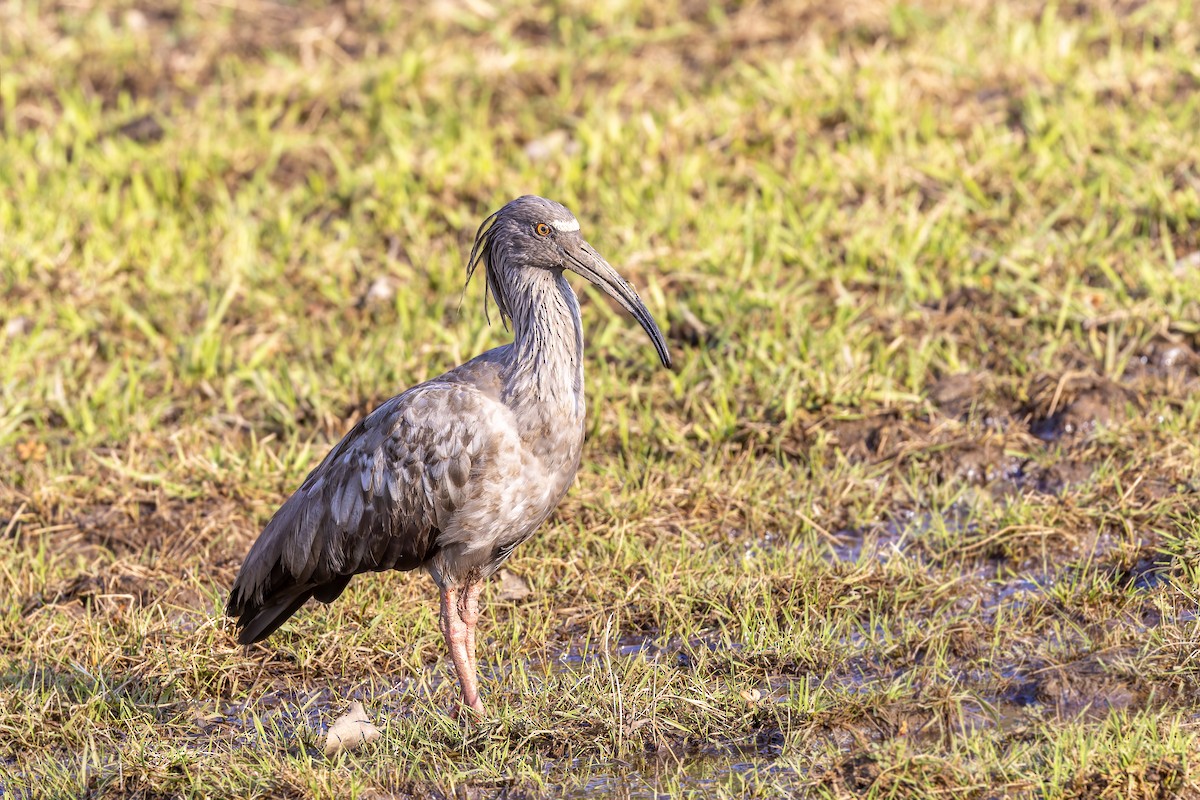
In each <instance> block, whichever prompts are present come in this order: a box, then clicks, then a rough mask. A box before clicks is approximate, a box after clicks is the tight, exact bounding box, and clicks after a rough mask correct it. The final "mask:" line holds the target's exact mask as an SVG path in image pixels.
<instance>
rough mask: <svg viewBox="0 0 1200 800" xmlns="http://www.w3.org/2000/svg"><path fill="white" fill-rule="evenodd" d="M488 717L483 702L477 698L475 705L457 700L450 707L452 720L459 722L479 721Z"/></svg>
mask: <svg viewBox="0 0 1200 800" xmlns="http://www.w3.org/2000/svg"><path fill="white" fill-rule="evenodd" d="M486 716H487V712H485V711H484V708H483V701H482V700H479V699H478V698H476V700H475V702H474V703H466V702H464V701H462V700H455V701H454V703H453V704H452V705H451V706H450V719H452V720H455V721H457V722H466V723H469V722H471V721H473V720H474V721H478V720H481V719H483V718H484V717H486Z"/></svg>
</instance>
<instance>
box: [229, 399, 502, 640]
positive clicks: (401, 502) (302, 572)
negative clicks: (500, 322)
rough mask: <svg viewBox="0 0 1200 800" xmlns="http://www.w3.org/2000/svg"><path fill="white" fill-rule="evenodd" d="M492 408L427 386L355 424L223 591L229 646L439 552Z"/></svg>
mask: <svg viewBox="0 0 1200 800" xmlns="http://www.w3.org/2000/svg"><path fill="white" fill-rule="evenodd" d="M493 405H495V401H494V400H492V399H490V398H489V397H487V396H486V395H485V394H484V393H483V392H481V391H480V390H479V389H478V388H476V387H474V386H471V385H469V384H465V383H461V382H455V381H441V380H439V381H431V382H429V383H425V384H422V385H420V386H416V387H414V388H412V389H410V390H408V391H407V392H404V393H403V394H401V395H398V396H396V397H393V398H392V399H391V400H389V401H387V402H386V403H384V404H383V405H381V406H380V407H379V408H377V409H376V410H375V411H374V412H372V413H371V414H370V415H369V416H368V417H367V418H366V419H364V420H363V421H362V422H360V423H358V425H356V426H355V427H354V429H353V430H351V431H350V433H348V434H347V435H346V436H345V438H343V439H342V441H341V442H339V443H338V445H337V446H336V447H334V448H333V450H332V451H330V453H329V455H327V456H326V457H325V459H324V460H323V461H322V462H321V463H320V465H319V466H317V468H316V469H314V470H313V471H312V472H311V473H309V475H308V477H307V478H306V479H305V480H304V483H303V484H301V486H300V488H299V489H298V490H297V491H296V492H295V494H293V495H292V496H291V497H290V498H288V500H287V502H285V503H284V504H283V506H281V507H280V509H279V510H278V511H277V512H275V516H273V517H272V518H271V521H270V522H268V523H267V526H266V528H265V529H263V532H262V534H261V535H260V536H259V537H258V540H257V541H256V542H255V543H254V546H253V547H252V548H251V549H250V553H249V554H248V555H247V556H246V560H245V561H244V562H243V564H242V568H241V570H240V572H239V573H238V577H237V580H236V581H235V582H234V585H233V589H232V590H231V591H230V595H229V603H228V606H227V609H226V611H227V613H228V614H229V615H230V616H235V617H240V619H239V620H238V627H239V628H240V629H241V632H240V634H239V636H238V641H239V642H242V643H243V644H248V643H250V642H255V641H259V640H261V639H264V638H266V637H267V636H269V635H270V634H271V633H272V632H273V631H274V630H275V629H276V628H278V627H279V625H281V624H282V623H283V622H284V621H285V620H286V619H287V618H288V617H290V616H291V615H292V614H293V613H295V611H296V610H297V609H298V608H299V607H300V606H302V605H303V604H304V603H305V602H306V601H307V600H308V599H309V598H310V597H314V596H315V597H316V598H317V599H318V600H320V601H322V602H326V603H328V602H332V601H333V600H334V599H336V598H337V597H338V595H340V594H341V593H342V590H343V589H345V587H346V584H347V583H349V581H350V578H351V577H352V576H354V575H356V574H358V573H360V572H367V571H372V570H386V569H401V570H404V569H414V568H416V567H418V566H420V565H421V564H423V563H424V562H425V561H426V560H428V559H429V558H430V557H431V556H432V555H433V554H434V552H436V550H437V546H438V535H439V532H440V528H441V526H442V525H443V524H444V521H445V520H446V519H448V517H449V516H450V515H452V514H453V513H454V511H455V509H457V508H459V507H460V506H462V504H463V503H464V502H465V501H466V499H467V497H468V496H469V493H470V490H471V476H472V473H473V472H475V471H477V469H478V466H479V464H480V462H481V460H482V459H484V458H486V457H487V444H488V440H489V437H488V431H487V426H486V425H485V424H480V422H482V421H483V420H486V419H488V418H489V417H490V415H491V413H492V410H491V408H490V406H493Z"/></svg>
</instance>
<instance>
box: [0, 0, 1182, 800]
mask: <svg viewBox="0 0 1200 800" xmlns="http://www.w3.org/2000/svg"><path fill="white" fill-rule="evenodd" d="M1197 13H1198V12H1197V8H1196V6H1195V5H1194V4H1193V3H1189V2H1179V3H1171V2H1155V1H1152V2H1147V3H1126V2H1099V3H1081V4H1049V5H1043V4H1041V3H1031V2H1014V3H1006V4H996V5H993V4H989V3H982V2H980V3H971V2H965V3H938V2H928V3H925V2H919V3H907V4H900V3H893V4H889V3H883V2H875V1H874V0H865V2H861V3H853V4H847V5H846V6H845V7H844V8H843V9H842V10H829V9H823V8H822V5H821V4H812V3H807V2H804V0H780V2H775V3H745V4H734V3H731V4H728V5H720V4H716V3H709V4H706V3H702V2H677V3H672V2H668V3H643V2H640V0H629V2H614V3H611V4H606V5H603V6H601V7H592V5H591V4H582V3H569V2H564V3H556V4H551V5H548V6H544V7H538V8H533V7H527V6H526V5H525V4H502V3H498V2H495V3H494V2H490V1H489V0H481V1H479V2H476V1H475V0H472V1H471V2H461V3H460V2H454V1H453V0H448V1H447V2H436V3H430V4H424V5H419V6H415V7H412V8H403V9H401V8H397V7H393V6H392V5H391V4H387V3H374V2H362V1H361V0H351V1H350V2H346V3H343V4H337V5H332V6H327V5H325V4H309V3H304V4H300V5H291V4H286V5H285V4H275V3H272V2H266V1H265V0H256V1H255V2H249V3H245V4H222V3H209V2H183V3H178V4H169V3H162V4H159V3H154V4H146V3H139V4H132V3H121V2H112V3H93V2H89V0H83V2H77V3H71V4H57V3H21V2H7V3H2V4H0V27H2V28H3V30H4V31H5V36H4V38H3V40H2V41H0V231H2V232H3V233H2V234H0V284H2V289H3V298H4V301H3V303H2V304H0V352H2V353H3V357H2V358H0V587H2V588H3V592H2V596H3V598H4V599H3V601H2V602H0V794H5V795H6V796H9V795H11V796H13V797H33V796H38V797H47V796H58V797H75V796H89V797H92V796H135V797H145V798H149V797H166V796H177V795H178V796H251V795H263V796H266V795H270V796H295V797H310V796H313V797H326V796H351V797H362V798H384V797H417V798H423V797H442V796H449V795H452V794H453V795H456V796H468V797H508V798H515V797H541V796H553V797H560V796H570V795H572V794H575V795H576V796H583V795H585V794H586V795H588V796H605V795H608V796H614V797H644V796H653V795H654V794H655V793H660V794H666V795H670V796H687V795H695V796H706V797H720V796H729V797H746V796H761V797H776V796H780V795H781V794H792V795H796V794H800V795H808V796H814V797H834V798H840V797H857V796H869V797H877V798H884V797H900V796H912V795H914V794H916V795H925V794H930V795H932V794H937V795H939V796H952V797H965V798H987V797H999V796H1028V797H1040V798H1068V797H1079V798H1083V797H1088V798H1091V797H1118V796H1121V797H1130V796H1133V797H1172V796H1183V797H1200V703H1198V702H1197V700H1196V698H1197V696H1198V695H1197V690H1198V689H1200V666H1198V665H1200V660H1198V657H1197V648H1198V646H1200V645H1198V642H1200V621H1198V617H1197V612H1196V609H1197V604H1198V603H1200V516H1198V514H1197V511H1196V509H1197V496H1198V495H1197V492H1198V491H1200V489H1198V488H1197V487H1198V486H1200V475H1198V471H1200V469H1198V467H1197V464H1200V445H1198V444H1197V440H1196V431H1197V430H1198V429H1200V401H1198V400H1197V397H1198V396H1200V395H1198V393H1197V392H1196V389H1197V387H1198V381H1200V256H1197V255H1196V254H1197V253H1198V252H1200V234H1198V233H1197V232H1198V231H1200V162H1198V160H1197V153H1200V133H1198V131H1197V127H1196V125H1195V120H1196V119H1197V116H1198V114H1200V100H1198V98H1200V93H1198V92H1197V91H1196V89H1197V86H1200V72H1198V71H1197V66H1196V64H1197V61H1196V56H1197V52H1198V49H1200V26H1198V25H1197ZM526 192H535V193H540V194H544V195H547V196H550V197H553V198H556V199H559V200H561V201H563V202H564V203H566V204H567V205H568V206H569V207H571V208H573V209H574V210H575V212H576V213H577V215H578V216H579V217H580V219H581V221H582V223H583V227H584V231H585V234H586V235H587V236H588V237H589V239H590V240H591V241H592V243H593V244H595V245H596V247H597V248H598V249H599V250H600V252H602V253H604V254H606V255H607V256H608V258H609V260H610V261H612V262H613V263H614V264H615V265H617V266H618V268H619V269H620V270H621V271H622V272H623V273H624V274H625V275H626V276H627V277H628V278H629V279H630V280H631V281H632V282H633V283H634V285H636V286H637V287H638V288H639V290H640V292H641V294H642V296H643V297H644V298H645V299H646V300H647V303H648V304H649V306H650V307H651V309H652V311H653V312H654V313H655V315H656V317H657V318H658V319H659V321H660V322H661V323H662V324H663V327H664V329H667V330H668V331H669V333H668V335H669V337H670V338H671V342H672V349H673V352H674V356H675V359H676V362H677V365H676V367H675V368H674V369H673V370H672V371H665V370H661V369H656V367H655V365H654V360H653V358H654V357H653V352H652V351H651V349H650V348H649V347H648V345H647V342H646V341H645V338H644V335H643V334H642V332H641V331H640V330H639V329H638V328H637V327H636V325H635V324H633V323H632V322H631V321H630V320H628V319H627V318H625V317H624V316H623V315H622V313H620V311H619V310H618V309H616V308H615V306H612V305H610V304H609V303H607V302H606V301H598V297H599V295H597V294H595V293H594V292H592V291H591V290H590V289H588V290H584V289H583V287H582V286H580V290H581V295H583V296H582V303H583V306H584V325H585V331H586V334H587V337H588V340H589V356H588V362H587V368H586V372H587V382H588V390H589V393H590V394H589V400H590V403H589V412H588V413H589V418H588V434H589V440H588V445H587V449H586V452H585V456H584V463H585V466H584V468H583V470H582V471H581V473H580V476H579V478H578V480H577V482H576V486H575V487H574V488H573V489H572V492H571V493H570V495H569V496H568V498H567V500H566V501H565V502H564V503H563V505H562V506H561V508H560V509H559V510H558V512H557V513H556V514H555V515H554V516H553V517H552V518H551V520H550V521H549V522H548V523H547V524H546V526H545V527H544V528H543V529H542V531H541V532H540V533H539V535H538V536H537V537H535V538H534V539H533V540H531V541H530V542H529V543H527V544H526V545H524V546H522V547H521V548H520V549H519V550H518V551H517V553H516V555H515V556H514V558H513V560H512V561H511V562H510V563H509V567H510V569H511V570H512V571H513V572H514V573H516V574H519V575H520V576H522V577H523V578H524V580H525V581H526V582H527V583H528V584H529V586H530V587H531V588H532V589H533V591H532V593H531V594H529V595H528V596H527V597H524V598H521V599H514V598H509V597H507V596H502V595H501V594H500V592H499V590H498V587H497V585H492V586H489V588H488V590H487V591H486V592H485V596H484V599H485V604H486V611H485V622H484V623H483V625H484V634H483V636H484V641H483V652H482V653H481V657H482V661H483V665H484V671H485V679H484V690H485V696H486V699H487V701H488V702H489V703H490V706H491V709H492V716H491V717H490V718H489V719H488V720H486V721H484V722H481V723H478V724H475V725H471V726H469V727H466V728H464V727H461V726H459V725H457V724H455V723H453V722H452V721H450V720H448V719H447V718H446V717H445V716H444V714H443V711H444V709H445V707H446V705H447V704H448V702H449V700H450V698H451V696H452V694H453V690H454V687H453V682H452V681H451V680H450V679H449V673H448V671H447V669H446V666H445V664H444V653H443V646H442V644H441V641H440V636H439V634H438V631H437V625H436V620H435V601H434V598H433V592H432V587H431V584H430V583H429V581H428V579H427V578H425V577H423V576H419V575H386V576H372V577H370V578H366V579H358V580H356V581H355V583H354V584H352V586H351V587H350V589H349V590H348V591H347V593H346V595H345V596H344V597H343V598H342V599H341V600H340V601H339V602H338V603H337V604H335V605H333V606H329V607H320V608H316V607H314V608H306V609H305V610H304V611H303V612H302V613H301V614H299V615H298V616H297V617H295V618H294V619H293V621H291V622H290V623H289V624H288V625H287V626H286V628H285V629H284V630H283V631H282V632H281V633H280V634H278V635H276V636H275V637H273V638H272V639H271V640H269V641H268V642H267V646H266V647H262V648H255V649H253V650H252V651H250V652H245V651H244V650H243V649H241V648H238V647H237V646H235V644H234V642H233V640H232V637H231V634H230V625H229V623H228V622H226V621H225V620H223V619H222V617H221V613H220V609H221V605H222V603H223V599H224V593H225V591H226V590H227V587H228V586H229V585H230V583H231V581H232V578H233V576H234V574H235V572H236V569H237V567H238V565H239V563H240V559H241V557H242V556H243V555H244V553H245V551H246V549H247V548H248V546H249V544H250V542H251V541H252V539H253V537H254V536H255V535H256V534H257V532H258V531H259V530H260V529H261V527H262V525H263V524H264V523H265V522H266V520H267V519H268V518H269V516H270V514H271V513H272V511H273V510H274V509H275V508H276V507H277V506H278V504H279V503H280V502H281V501H282V500H283V499H284V498H285V497H286V496H287V494H288V493H289V492H290V491H292V490H293V489H294V488H295V487H296V486H297V485H298V483H299V482H300V480H301V479H302V478H303V476H304V475H305V474H306V472H307V470H308V469H310V468H311V467H312V466H313V465H314V464H315V463H316V461H317V460H319V459H320V458H321V457H322V456H323V454H324V453H325V452H326V450H327V449H328V447H330V446H331V445H332V444H333V443H334V442H336V440H337V439H338V438H339V437H340V436H341V435H342V434H343V433H344V432H345V431H346V430H347V429H348V428H349V427H350V426H351V425H352V424H353V422H354V421H355V420H357V419H358V418H360V417H361V416H362V415H363V414H365V413H366V412H368V411H369V410H370V409H371V408H372V407H374V406H375V405H377V404H378V403H379V402H381V401H383V400H384V399H386V398H387V397H389V396H391V395H392V394H394V393H396V392H397V391H399V390H400V389H402V388H404V387H407V386H409V385H412V384H414V383H416V382H418V381H421V380H424V379H426V378H429V377H432V376H434V375H436V374H438V373H440V372H441V371H443V370H444V369H446V368H448V367H450V366H452V365H454V364H457V363H460V362H461V361H462V360H465V359H466V358H469V357H470V356H471V355H473V354H475V353H477V352H479V351H481V350H483V349H485V348H487V347H489V346H493V345H495V344H498V343H501V342H503V341H505V332H504V331H503V330H502V329H501V328H500V327H499V326H498V325H496V326H491V327H489V326H488V325H487V323H486V321H485V319H484V316H483V314H481V313H479V312H480V308H479V306H480V305H481V303H482V299H481V297H482V288H481V287H480V286H476V285H472V286H470V287H468V288H467V289H466V291H465V293H464V291H463V290H462V279H463V266H464V262H465V256H466V249H467V248H468V246H469V243H470V239H471V236H472V234H473V233H474V230H475V226H476V225H477V224H478V222H479V221H480V220H481V219H482V218H483V216H484V215H486V214H487V213H489V212H490V211H491V210H494V209H495V208H497V207H498V206H499V205H501V204H502V203H503V202H505V201H506V200H508V199H510V198H511V197H513V196H516V195H518V194H523V193H526ZM352 699H361V700H363V701H364V702H365V703H366V706H367V709H368V712H369V713H370V714H371V715H372V717H373V719H374V720H375V721H376V723H377V724H379V725H380V727H381V728H382V729H383V732H384V735H383V737H382V739H381V740H380V741H378V742H376V743H374V744H372V745H370V746H367V747H364V748H363V749H361V750H358V751H355V752H353V753H350V754H344V755H340V756H336V757H334V758H332V759H327V758H326V757H325V756H323V755H322V754H321V745H322V742H323V737H322V735H321V731H322V730H323V728H324V727H325V726H326V725H328V724H329V723H330V722H331V721H332V720H333V719H334V718H335V717H337V716H339V715H340V714H341V713H342V712H343V711H344V710H345V708H346V706H347V705H348V703H349V702H350V701H351V700H352Z"/></svg>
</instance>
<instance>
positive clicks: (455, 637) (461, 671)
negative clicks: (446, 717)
mask: <svg viewBox="0 0 1200 800" xmlns="http://www.w3.org/2000/svg"><path fill="white" fill-rule="evenodd" d="M457 595H458V592H457V590H455V589H453V588H449V589H443V590H442V609H441V616H440V618H439V622H440V627H441V629H442V635H443V636H445V637H446V647H447V648H448V649H449V650H450V661H451V662H452V663H453V664H454V671H455V672H456V673H458V683H459V685H460V686H461V687H462V702H461V704H460V706H459V708H461V707H462V706H466V707H468V708H471V709H473V710H475V711H478V712H482V711H483V703H482V701H480V699H479V684H478V683H477V682H476V680H475V669H474V666H473V665H472V663H471V658H470V655H469V653H468V648H467V623H466V622H464V621H463V618H462V616H461V613H460V610H459V604H458V596H457ZM459 708H456V709H455V710H454V712H452V715H453V716H454V717H455V718H456V719H457V718H458V711H459Z"/></svg>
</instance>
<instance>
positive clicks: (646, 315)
mask: <svg viewBox="0 0 1200 800" xmlns="http://www.w3.org/2000/svg"><path fill="white" fill-rule="evenodd" d="M564 252H565V253H566V256H567V269H569V270H571V271H572V272H576V273H578V274H580V275H582V276H583V277H585V278H587V279H588V280H589V281H591V282H592V283H593V284H595V285H596V286H599V287H600V288H601V289H603V290H604V292H605V293H606V294H607V295H608V296H609V297H611V298H613V299H614V300H616V301H617V302H618V303H620V304H621V307H622V308H624V309H625V310H626V311H628V312H629V313H630V314H631V315H633V318H634V319H636V320H637V321H638V323H639V324H640V325H641V326H642V330H644V331H646V335H647V336H649V337H650V342H651V343H652V344H653V345H654V349H655V350H656V351H657V352H658V358H659V360H660V361H662V363H663V366H664V367H669V366H671V354H670V353H668V352H667V342H666V340H665V339H664V338H663V335H662V331H660V330H659V329H658V325H657V324H656V323H655V322H654V317H652V316H650V312H649V311H647V310H646V306H645V304H644V303H642V299H641V298H640V297H638V295H637V292H635V291H634V290H633V287H632V286H630V285H629V284H628V283H627V282H626V281H625V279H624V278H622V277H621V276H620V275H618V274H617V271H616V270H615V269H613V268H612V265H611V264H609V263H608V262H607V261H605V260H604V259H603V258H602V257H601V256H600V254H599V253H597V252H596V251H595V250H593V249H592V246H591V245H590V244H588V243H587V242H582V241H581V242H580V243H579V244H577V245H568V246H567V247H565V248H564Z"/></svg>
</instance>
